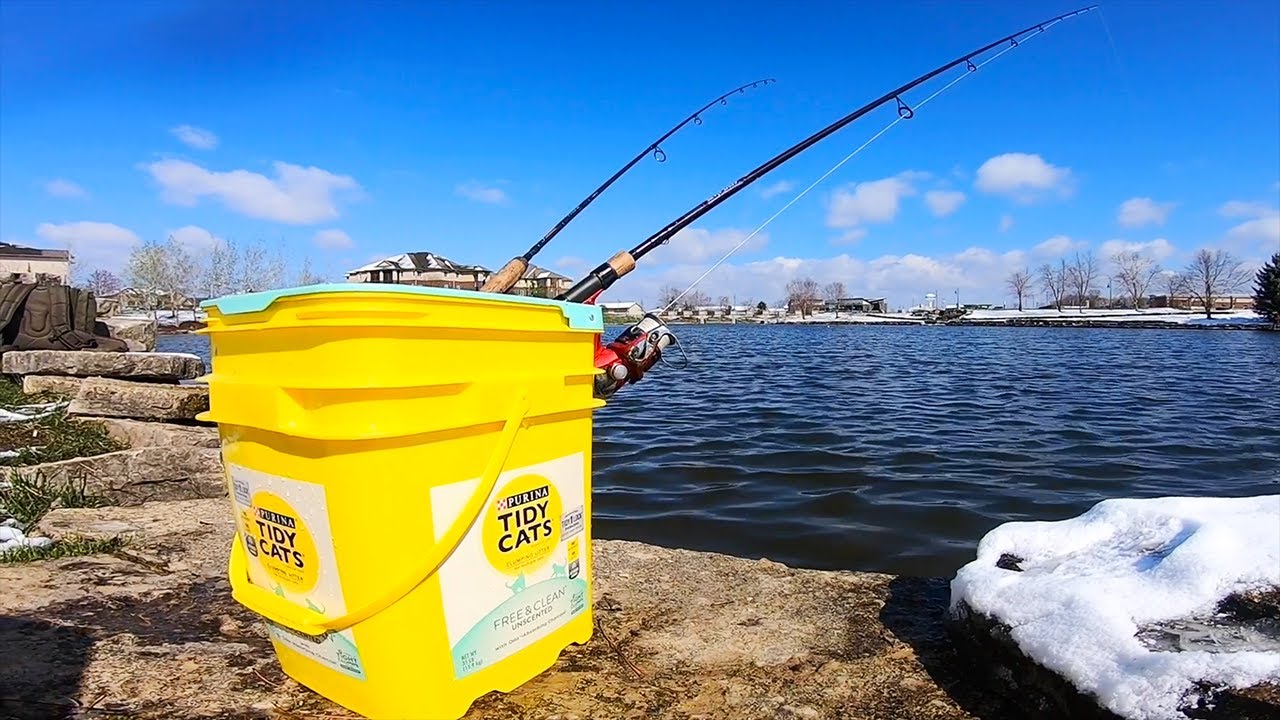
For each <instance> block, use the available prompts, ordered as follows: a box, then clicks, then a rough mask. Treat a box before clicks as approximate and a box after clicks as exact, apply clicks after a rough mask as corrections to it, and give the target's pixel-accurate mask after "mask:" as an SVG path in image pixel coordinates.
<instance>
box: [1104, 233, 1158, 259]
mask: <svg viewBox="0 0 1280 720" xmlns="http://www.w3.org/2000/svg"><path fill="white" fill-rule="evenodd" d="M1177 251H1178V249H1177V248H1175V247H1174V246H1173V243H1171V242H1169V241H1168V240H1166V239H1164V238H1156V239H1155V240H1148V241H1147V242H1135V241H1130V240H1118V239H1117V240H1108V241H1106V242H1104V243H1102V245H1101V247H1099V248H1098V255H1099V256H1100V257H1101V258H1102V259H1103V260H1110V259H1111V256H1112V255H1115V254H1116V253H1118V252H1136V253H1141V254H1143V255H1146V256H1147V257H1150V258H1151V259H1153V260H1161V261H1163V260H1167V259H1168V258H1170V257H1172V256H1173V254H1174V253H1175V252H1177Z"/></svg>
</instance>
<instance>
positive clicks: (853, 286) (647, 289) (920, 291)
mask: <svg viewBox="0 0 1280 720" xmlns="http://www.w3.org/2000/svg"><path fill="white" fill-rule="evenodd" d="M1026 263H1027V253H1025V252H1023V251H1020V250H1012V251H1009V252H998V251H994V250H990V249H987V248H979V247H971V248H968V249H966V250H964V251H962V252H959V253H956V254H953V255H943V256H936V257H934V256H927V255H918V254H907V255H884V256H880V257H877V258H874V259H871V260H864V259H861V258H855V257H852V256H850V255H848V254H847V253H845V254H840V255H836V256H834V257H827V258H797V257H774V258H771V259H768V260H760V261H757V262H745V263H732V262H730V263H725V264H724V265H721V266H720V267H719V268H717V269H716V270H715V272H713V273H712V274H711V275H710V276H708V277H707V279H706V280H704V281H703V282H702V283H701V284H700V285H699V286H698V289H699V290H702V291H704V292H706V293H707V294H709V295H711V296H712V297H719V296H721V295H729V296H730V297H736V298H737V300H738V302H743V301H744V300H752V301H753V302H754V301H759V300H764V301H766V302H768V303H769V304H770V305H773V304H774V303H776V302H778V301H780V300H782V299H783V298H784V297H785V295H786V284H787V282H789V281H791V280H793V279H796V278H801V277H809V278H812V279H814V280H816V281H817V282H818V283H819V284H820V285H821V284H826V283H828V282H832V281H836V280H838V281H840V282H842V283H844V286H845V289H846V290H847V291H848V292H849V294H851V295H864V296H873V297H881V296H883V297H886V298H888V300H889V303H890V306H891V307H894V308H897V307H909V306H911V305H912V304H914V303H918V302H921V300H922V299H923V296H924V294H925V293H927V292H936V293H938V295H939V302H942V303H946V302H954V301H955V291H956V290H957V289H959V290H960V299H961V302H970V301H972V302H1005V301H1006V296H1007V291H1006V290H1005V288H1004V281H1005V278H1007V277H1008V276H1009V273H1011V272H1012V271H1013V270H1015V269H1021V268H1022V267H1024V266H1025V264H1026ZM702 270H703V268H701V267H696V266H676V267H670V268H664V269H661V270H658V271H656V272H655V271H651V270H648V269H646V270H644V271H641V270H637V271H636V273H633V274H632V275H630V276H628V280H629V281H631V282H632V289H630V290H629V291H628V292H627V295H628V296H629V297H640V298H644V299H645V301H646V307H648V306H651V305H653V303H654V301H655V300H656V298H657V296H658V293H659V290H660V289H661V288H662V287H663V286H664V285H671V286H674V287H680V288H683V287H686V286H688V284H689V283H691V282H693V281H694V280H695V279H697V277H698V276H699V275H700V274H701V273H702Z"/></svg>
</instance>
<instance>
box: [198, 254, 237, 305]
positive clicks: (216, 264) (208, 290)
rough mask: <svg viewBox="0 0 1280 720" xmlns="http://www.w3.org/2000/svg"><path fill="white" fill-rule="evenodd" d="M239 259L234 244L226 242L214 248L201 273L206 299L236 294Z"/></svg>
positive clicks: (202, 288)
mask: <svg viewBox="0 0 1280 720" xmlns="http://www.w3.org/2000/svg"><path fill="white" fill-rule="evenodd" d="M239 259H240V255H239V253H238V252H237V250H236V246H235V243H234V242H232V241H230V240H224V241H219V242H217V243H216V244H215V245H214V246H213V248H212V249H211V250H210V251H209V254H208V255H207V256H206V257H205V259H204V268H203V270H202V271H201V273H200V289H201V291H202V292H204V295H205V297H208V298H216V297H222V296H224V295H230V294H232V293H234V292H236V290H237V278H238V277H239V273H238V268H237V266H236V263H237V262H239Z"/></svg>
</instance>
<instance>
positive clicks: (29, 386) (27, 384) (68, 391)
mask: <svg viewBox="0 0 1280 720" xmlns="http://www.w3.org/2000/svg"><path fill="white" fill-rule="evenodd" d="M82 383H84V378H78V377H68V376H65V375H27V376H25V377H23V378H22V392H24V393H26V394H28V395H35V394H36V393H42V392H48V393H54V394H57V395H66V396H67V397H75V396H76V393H78V392H80V385H81V384H82Z"/></svg>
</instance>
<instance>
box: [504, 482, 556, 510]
mask: <svg viewBox="0 0 1280 720" xmlns="http://www.w3.org/2000/svg"><path fill="white" fill-rule="evenodd" d="M548 494H550V490H549V489H548V488H547V486H546V485H543V486H542V487H540V488H535V489H533V490H530V491H528V492H522V493H517V494H515V495H508V496H507V497H503V498H498V500H497V502H495V503H494V506H495V507H496V508H497V509H499V510H510V509H512V508H518V507H520V506H521V505H527V504H529V503H531V502H534V501H537V500H545V499H546V497H547V495H548Z"/></svg>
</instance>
